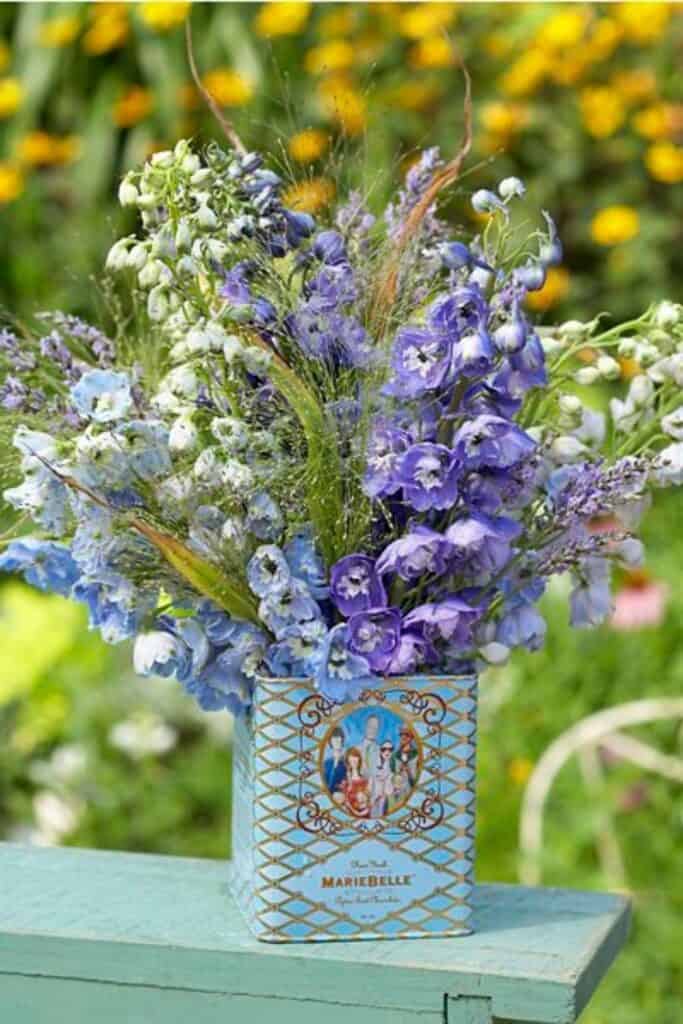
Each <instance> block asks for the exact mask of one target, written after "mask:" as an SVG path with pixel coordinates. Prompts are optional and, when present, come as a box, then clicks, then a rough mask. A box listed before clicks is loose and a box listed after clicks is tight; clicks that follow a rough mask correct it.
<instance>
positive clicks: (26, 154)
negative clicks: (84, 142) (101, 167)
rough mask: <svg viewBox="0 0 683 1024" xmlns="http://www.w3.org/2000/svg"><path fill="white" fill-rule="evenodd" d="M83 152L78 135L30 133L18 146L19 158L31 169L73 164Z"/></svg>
mask: <svg viewBox="0 0 683 1024" xmlns="http://www.w3.org/2000/svg"><path fill="white" fill-rule="evenodd" d="M80 151H81V140H80V139H79V138H78V136H77V135H50V134H49V133H48V132H29V133H28V134H27V135H24V137H23V138H22V139H20V140H19V142H18V144H17V156H18V158H19V160H20V161H21V163H23V164H28V165H29V166H30V167H56V166H59V165H62V164H70V163H72V162H73V161H74V160H75V159H76V158H77V157H78V156H79V155H80Z"/></svg>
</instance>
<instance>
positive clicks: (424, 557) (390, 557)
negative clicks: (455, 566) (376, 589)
mask: <svg viewBox="0 0 683 1024" xmlns="http://www.w3.org/2000/svg"><path fill="white" fill-rule="evenodd" d="M452 553H453V547H452V545H451V544H450V543H449V541H448V539H447V538H446V537H444V536H443V534H441V533H437V531H436V530H432V529H430V528H429V527H428V526H416V527H414V528H413V529H412V530H411V531H410V533H407V534H406V535H405V537H399V539H398V540H395V541H393V542H392V543H391V544H389V545H388V546H387V547H386V548H385V549H384V551H383V552H382V554H381V555H380V556H379V558H378V559H377V566H376V568H377V572H378V573H379V574H380V576H383V575H385V574H386V573H396V574H397V575H398V576H400V577H401V579H403V580H406V581H407V582H411V581H413V580H417V579H419V578H420V577H421V576H424V575H425V574H426V573H432V574H433V575H435V576H440V575H442V573H444V572H445V571H446V568H447V566H448V561H449V558H450V556H451V555H452Z"/></svg>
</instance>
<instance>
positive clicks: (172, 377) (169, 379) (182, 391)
mask: <svg viewBox="0 0 683 1024" xmlns="http://www.w3.org/2000/svg"><path fill="white" fill-rule="evenodd" d="M162 386H163V387H164V389H165V390H166V391H170V392H171V393H172V394H174V395H180V396H181V397H182V398H190V399H194V398H196V397H197V395H198V393H199V378H198V377H197V374H196V373H195V371H194V370H193V369H192V367H191V366H175V367H174V368H173V369H172V370H171V371H170V373H167V374H166V376H165V377H164V379H163V381H162Z"/></svg>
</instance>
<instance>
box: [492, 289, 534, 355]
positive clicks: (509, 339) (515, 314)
mask: <svg viewBox="0 0 683 1024" xmlns="http://www.w3.org/2000/svg"><path fill="white" fill-rule="evenodd" d="M528 334H529V324H528V323H527V321H526V319H525V318H524V316H523V314H522V312H521V309H520V302H519V298H518V297H517V296H515V298H514V299H513V301H512V309H511V312H510V316H509V318H508V319H507V320H506V321H505V323H503V324H501V326H500V327H498V328H496V330H495V331H494V332H493V342H494V344H495V346H496V348H497V349H498V351H499V352H503V353H505V354H507V355H510V354H511V353H514V352H519V351H520V350H521V349H522V348H524V345H525V343H526V340H527V337H528Z"/></svg>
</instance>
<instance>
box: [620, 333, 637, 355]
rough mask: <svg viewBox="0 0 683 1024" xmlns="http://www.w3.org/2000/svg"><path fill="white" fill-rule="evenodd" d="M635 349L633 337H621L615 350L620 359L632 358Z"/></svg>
mask: <svg viewBox="0 0 683 1024" xmlns="http://www.w3.org/2000/svg"><path fill="white" fill-rule="evenodd" d="M635 351H636V341H635V338H622V339H621V341H620V342H619V347H618V348H617V352H618V353H619V355H620V356H621V357H622V359H632V358H633V356H634V355H635Z"/></svg>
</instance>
